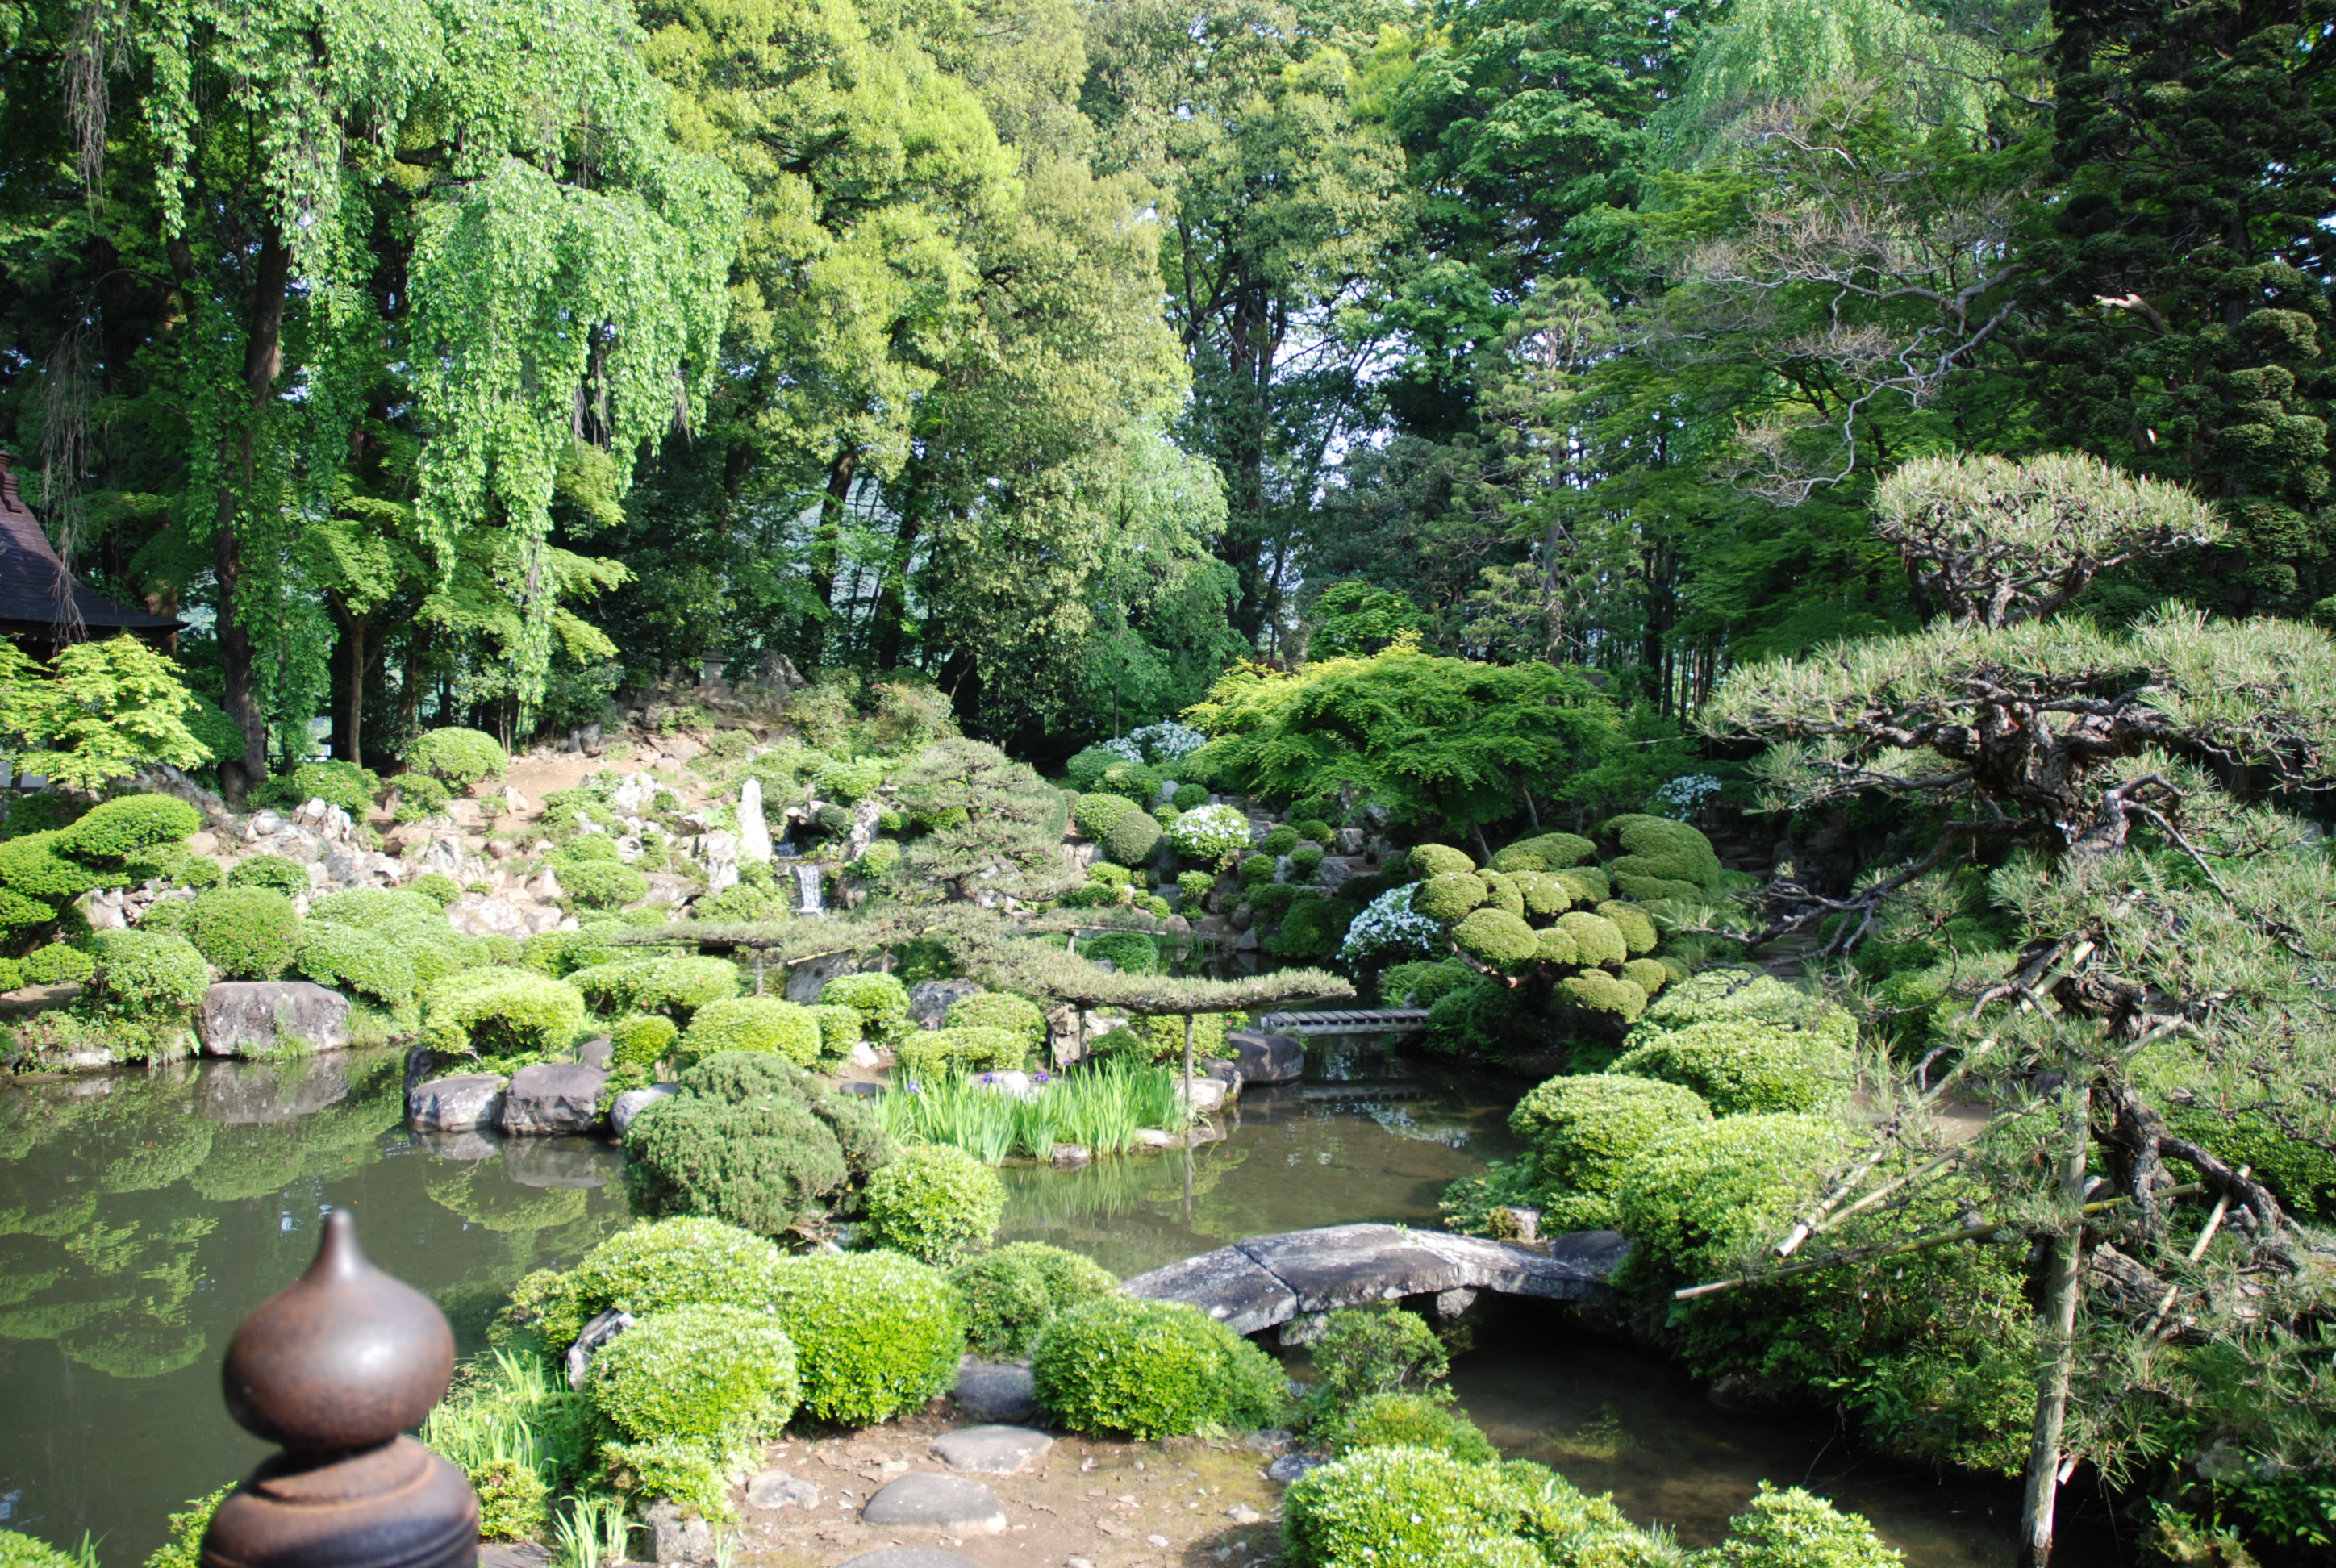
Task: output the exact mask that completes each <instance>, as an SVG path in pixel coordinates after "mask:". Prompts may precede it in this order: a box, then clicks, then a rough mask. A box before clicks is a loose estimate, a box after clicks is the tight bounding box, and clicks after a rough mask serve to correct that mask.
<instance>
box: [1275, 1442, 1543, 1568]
mask: <svg viewBox="0 0 2336 1568" xmlns="http://www.w3.org/2000/svg"><path fill="white" fill-rule="evenodd" d="M1522 1513H1523V1499H1522V1498H1521V1497H1520V1496H1519V1495H1518V1494H1517V1492H1516V1489H1515V1488H1514V1487H1512V1486H1509V1485H1504V1484H1503V1483H1502V1478H1501V1475H1500V1472H1499V1471H1498V1470H1496V1469H1494V1468H1492V1467H1490V1466H1478V1465H1469V1464H1465V1463H1463V1462H1462V1461H1460V1460H1458V1459H1455V1458H1453V1457H1452V1456H1449V1455H1447V1454H1439V1453H1435V1452H1432V1451H1430V1450H1427V1449H1425V1448H1363V1449H1360V1450H1358V1451H1357V1452H1355V1453H1353V1454H1349V1455H1348V1456H1345V1457H1344V1458H1339V1459H1334V1460H1332V1461H1331V1462H1330V1463H1329V1464H1328V1465H1324V1466H1319V1468H1317V1469H1313V1470H1309V1471H1308V1472H1307V1473H1306V1474H1305V1475H1301V1476H1299V1478H1298V1480H1296V1481H1295V1482H1293V1483H1291V1485H1290V1490H1289V1491H1288V1492H1286V1493H1284V1494H1283V1495H1282V1531H1281V1535H1282V1546H1283V1549H1284V1550H1285V1551H1286V1552H1288V1553H1289V1554H1290V1562H1291V1563H1293V1564H1296V1565H1297V1568H1353V1565H1356V1564H1360V1563H1406V1564H1418V1565H1419V1568H1464V1565H1467V1564H1473V1563H1484V1564H1486V1565H1487V1568H1490V1565H1491V1564H1493V1563H1496V1562H1499V1561H1500V1560H1499V1559H1496V1558H1494V1556H1493V1555H1492V1548H1493V1547H1494V1543H1496V1542H1497V1543H1510V1542H1514V1540H1515V1536H1514V1529H1513V1526H1514V1524H1515V1523H1516V1521H1517V1519H1518V1516H1519V1515H1520V1514H1522ZM1540 1560H1541V1559H1540V1556H1539V1554H1538V1553H1527V1554H1526V1555H1525V1556H1524V1557H1523V1559H1521V1560H1518V1559H1512V1560H1511V1563H1514V1562H1516V1561H1522V1562H1523V1563H1537V1562H1539V1561H1540ZM1502 1568H1510V1563H1502Z"/></svg>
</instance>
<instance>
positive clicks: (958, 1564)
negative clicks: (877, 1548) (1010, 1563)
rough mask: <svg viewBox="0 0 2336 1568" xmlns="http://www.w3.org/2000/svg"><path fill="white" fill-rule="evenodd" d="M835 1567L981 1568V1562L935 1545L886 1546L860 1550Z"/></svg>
mask: <svg viewBox="0 0 2336 1568" xmlns="http://www.w3.org/2000/svg"><path fill="white" fill-rule="evenodd" d="M836 1568H981V1564H980V1563H977V1562H975V1561H974V1560H973V1559H972V1558H970V1557H963V1556H959V1554H958V1553H955V1552H944V1551H941V1550H940V1549H939V1547H936V1546H887V1547H885V1548H884V1549H883V1550H882V1551H881V1552H862V1553H861V1554H860V1555H859V1556H857V1557H852V1558H847V1559H846V1560H845V1561H843V1562H842V1563H837V1564H836Z"/></svg>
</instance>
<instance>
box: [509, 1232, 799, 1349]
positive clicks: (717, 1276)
mask: <svg viewBox="0 0 2336 1568" xmlns="http://www.w3.org/2000/svg"><path fill="white" fill-rule="evenodd" d="M782 1261H784V1254H783V1253H781V1252H780V1251H779V1249H778V1248H777V1247H776V1246H774V1245H773V1244H772V1243H771V1242H766V1241H764V1239H763V1238H762V1237H760V1236H757V1235H754V1234H753V1233H751V1232H746V1231H742V1230H740V1229H739V1228H738V1227H737V1226H735V1225H725V1224H723V1223H722V1222H719V1221H716V1220H701V1219H678V1220H660V1221H657V1222H655V1223H653V1224H642V1225H634V1226H632V1227H630V1228H629V1229H627V1230H622V1231H619V1232H617V1233H616V1234H615V1235H613V1236H611V1237H609V1238H608V1240H607V1241H605V1242H601V1243H600V1244H599V1246H597V1247H595V1248H593V1249H592V1250H591V1251H589V1252H587V1253H585V1254H584V1261H582V1262H579V1263H578V1264H577V1265H576V1267H574V1268H573V1269H570V1270H569V1271H568V1272H567V1274H565V1275H564V1276H562V1277H561V1280H560V1287H559V1289H558V1290H557V1292H556V1293H555V1294H554V1295H553V1296H552V1297H551V1298H550V1299H549V1300H547V1301H546V1302H545V1304H544V1306H543V1310H542V1317H541V1320H540V1327H541V1330H542V1333H543V1337H544V1341H545V1343H547V1344H549V1345H550V1346H551V1347H552V1348H553V1349H566V1348H567V1347H568V1346H569V1345H570V1344H572V1343H573V1342H574V1341H575V1339H576V1336H577V1335H578V1334H579V1333H581V1332H582V1331H583V1329H584V1325H585V1324H586V1323H588V1322H589V1321H591V1320H592V1319H594V1318H596V1317H598V1316H599V1314H600V1313H602V1312H605V1311H607V1310H608V1309H609V1308H611V1307H614V1308H616V1309H617V1310H619V1311H623V1312H630V1313H632V1314H633V1316H635V1317H636V1318H639V1317H646V1316H647V1315H648V1314H649V1313H652V1312H663V1311H669V1310H672V1309H674V1308H676V1307H684V1306H689V1305H692V1304H697V1303H704V1304H710V1305H721V1306H731V1307H745V1308H749V1309H751V1310H754V1311H758V1312H759V1311H761V1310H763V1309H764V1308H765V1307H767V1306H768V1305H769V1304H770V1300H771V1281H773V1280H774V1278H776V1276H777V1274H778V1271H779V1268H780V1266H781V1263H782Z"/></svg>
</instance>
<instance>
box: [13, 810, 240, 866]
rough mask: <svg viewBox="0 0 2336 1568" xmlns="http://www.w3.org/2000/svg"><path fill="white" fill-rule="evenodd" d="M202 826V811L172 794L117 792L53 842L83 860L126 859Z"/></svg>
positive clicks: (185, 835)
mask: <svg viewBox="0 0 2336 1568" xmlns="http://www.w3.org/2000/svg"><path fill="white" fill-rule="evenodd" d="M11 820H12V821H13V820H14V813H11ZM202 825H203V818H202V813H200V812H198V811H197V810H195V808H194V807H192V806H190V805H189V804H188V803H186V802H185V801H182V800H180V799H179V798H178V797H177V796H176V795H165V794H134V795H121V796H117V797H116V798H115V799H112V800H110V801H102V802H100V803H98V804H96V805H93V806H92V807H90V808H89V810H88V811H87V812H86V813H83V816H82V817H81V819H80V820H79V821H77V822H75V823H73V825H72V826H70V827H68V828H66V829H65V830H64V831H63V833H59V834H58V835H57V838H56V840H55V845H56V848H57V850H58V852H60V853H63V854H69V855H77V856H81V857H83V858H85V859H97V860H117V861H118V860H127V859H129V858H130V857H131V855H134V854H136V853H138V852H140V851H141V850H151V849H154V848H157V847H158V846H160V845H162V844H174V843H177V842H180V841H181V840H182V839H185V838H187V837H189V836H190V835H191V834H193V833H196V832H197V831H198V830H200V828H201V827H202Z"/></svg>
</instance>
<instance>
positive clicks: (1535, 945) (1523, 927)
mask: <svg viewBox="0 0 2336 1568" xmlns="http://www.w3.org/2000/svg"><path fill="white" fill-rule="evenodd" d="M1452 940H1453V941H1454V942H1455V943H1457V944H1458V946H1459V949H1460V950H1461V951H1462V952H1464V953H1466V954H1467V955H1469V956H1470V957H1471V958H1473V959H1476V960H1477V961H1478V962H1479V963H1484V964H1490V965H1492V966H1493V967H1494V969H1523V968H1524V967H1525V966H1526V965H1528V964H1532V963H1534V962H1536V961H1538V959H1539V956H1540V953H1541V940H1540V937H1539V936H1538V934H1537V933H1535V931H1534V930H1533V927H1531V926H1529V925H1527V924H1525V922H1524V921H1523V920H1520V919H1519V918H1517V917H1516V916H1515V915H1513V914H1511V913H1509V912H1508V911H1506V910H1494V909H1484V910H1475V911H1471V912H1470V913H1469V915H1468V916H1467V918H1466V919H1465V920H1462V921H1461V922H1460V923H1459V925H1458V926H1456V927H1455V928H1454V930H1453V932H1452Z"/></svg>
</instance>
